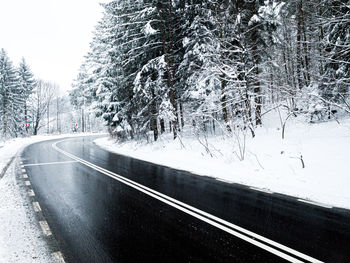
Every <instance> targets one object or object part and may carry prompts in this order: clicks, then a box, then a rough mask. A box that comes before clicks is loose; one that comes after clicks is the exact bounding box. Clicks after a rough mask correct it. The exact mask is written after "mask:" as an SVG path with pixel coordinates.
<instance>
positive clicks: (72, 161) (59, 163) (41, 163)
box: [24, 161, 77, 167]
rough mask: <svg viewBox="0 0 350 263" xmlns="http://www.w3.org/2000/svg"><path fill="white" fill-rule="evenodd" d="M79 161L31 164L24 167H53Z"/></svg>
mask: <svg viewBox="0 0 350 263" xmlns="http://www.w3.org/2000/svg"><path fill="white" fill-rule="evenodd" d="M76 162H77V161H66V162H52V163H31V164H25V165H24V166H26V167H28V166H41V165H53V164H65V163H76Z"/></svg>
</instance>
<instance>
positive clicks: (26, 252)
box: [0, 163, 52, 263]
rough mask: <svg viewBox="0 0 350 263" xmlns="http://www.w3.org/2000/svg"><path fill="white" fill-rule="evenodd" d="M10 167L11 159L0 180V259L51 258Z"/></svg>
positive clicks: (21, 260) (47, 260)
mask: <svg viewBox="0 0 350 263" xmlns="http://www.w3.org/2000/svg"><path fill="white" fill-rule="evenodd" d="M14 169H15V168H14V163H13V164H12V165H11V166H10V167H9V169H8V170H7V173H6V174H5V176H4V178H3V179H1V180H0V262H6V263H12V262H21V263H23V262H43V263H47V262H52V259H51V255H50V251H49V248H48V247H47V245H46V241H45V240H44V237H43V235H42V234H41V231H40V229H39V228H38V227H37V224H36V218H35V216H34V214H33V211H32V210H31V207H30V206H29V204H28V203H27V200H25V198H23V196H22V195H21V191H23V189H21V188H20V186H19V185H18V184H17V181H16V178H15V176H14Z"/></svg>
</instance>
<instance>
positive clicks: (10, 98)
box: [0, 49, 23, 138]
mask: <svg viewBox="0 0 350 263" xmlns="http://www.w3.org/2000/svg"><path fill="white" fill-rule="evenodd" d="M22 102H23V100H22V99H21V98H20V86H19V82H18V76H17V73H16V70H15V69H14V67H13V66H12V62H11V61H10V59H9V58H8V56H7V53H6V51H5V50H4V49H2V50H1V51H0V107H1V116H2V117H1V122H2V134H3V136H4V137H5V138H6V137H7V136H9V135H12V134H14V135H17V131H18V124H19V119H18V117H19V116H18V115H17V113H18V111H20V109H21V104H22ZM10 125H11V126H10ZM9 132H11V133H12V134H9Z"/></svg>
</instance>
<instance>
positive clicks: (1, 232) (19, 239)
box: [0, 134, 96, 263]
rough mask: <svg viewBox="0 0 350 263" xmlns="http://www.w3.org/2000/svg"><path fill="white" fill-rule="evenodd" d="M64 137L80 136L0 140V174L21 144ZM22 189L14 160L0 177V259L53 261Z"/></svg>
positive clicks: (22, 145)
mask: <svg viewBox="0 0 350 263" xmlns="http://www.w3.org/2000/svg"><path fill="white" fill-rule="evenodd" d="M83 135H84V136H85V135H91V134H83ZM94 135H96V134H94ZM68 136H69V137H71V136H82V134H73V135H55V136H33V137H28V138H17V139H13V140H9V141H6V142H1V141H0V174H1V173H2V171H3V168H4V167H6V165H7V164H8V162H9V161H10V160H11V159H12V158H13V157H14V156H15V155H16V154H17V153H18V152H19V151H20V150H21V149H22V148H23V147H25V146H27V145H29V144H32V143H35V142H39V141H44V140H52V139H60V138H65V137H68ZM23 191H24V190H23V189H22V188H21V185H20V184H18V182H17V181H16V178H15V161H14V162H13V163H12V164H11V166H10V167H9V168H8V169H7V172H6V173H5V175H4V177H3V178H2V179H1V178H0V262H4V263H5V262H6V263H12V262H21V263H23V262H39V263H40V262H43V263H44V262H45V263H47V262H54V260H53V259H52V258H51V254H50V251H49V248H48V246H47V244H46V241H45V240H44V239H43V235H42V233H41V230H40V229H39V227H38V224H37V222H36V220H37V219H36V218H35V216H34V214H33V210H32V207H31V204H29V203H28V200H26V198H25V197H24V196H23Z"/></svg>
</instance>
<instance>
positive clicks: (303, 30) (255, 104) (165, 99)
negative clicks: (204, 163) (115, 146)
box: [71, 0, 350, 140]
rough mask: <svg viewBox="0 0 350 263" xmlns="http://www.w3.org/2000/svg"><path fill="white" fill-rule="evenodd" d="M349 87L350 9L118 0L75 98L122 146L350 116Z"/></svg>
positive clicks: (338, 4) (323, 4)
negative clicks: (267, 117) (271, 121)
mask: <svg viewBox="0 0 350 263" xmlns="http://www.w3.org/2000/svg"><path fill="white" fill-rule="evenodd" d="M349 86H350V2H349V1H346V0H345V1H344V0H292V1H283V0H266V1H259V0H250V1H234V0H215V1H213V0H164V1H157V0H137V1H134V0H118V1H111V2H110V3H108V4H104V15H103V18H102V19H101V20H100V21H99V23H98V25H97V26H96V29H95V31H94V37H93V39H92V41H91V44H90V51H89V53H88V54H87V55H86V57H85V61H84V63H83V64H82V65H81V69H80V73H79V75H78V76H77V79H76V80H75V82H74V89H73V91H72V92H71V98H72V100H73V101H74V102H75V105H76V106H78V107H79V105H82V104H83V103H82V100H84V105H89V107H91V108H93V109H94V110H95V111H96V114H97V116H101V117H102V118H103V119H104V120H105V121H106V124H107V125H108V127H109V131H110V133H111V134H112V135H114V136H116V137H118V138H119V139H121V140H124V139H128V138H135V137H136V138H145V137H147V138H148V136H149V135H150V134H152V135H151V136H153V139H154V140H157V139H158V138H159V136H160V135H161V134H162V133H164V132H165V131H171V132H172V133H173V136H174V138H176V137H177V136H178V134H179V133H180V132H181V130H182V129H183V127H184V126H185V125H191V126H192V127H195V130H196V131H197V132H206V131H208V130H214V131H215V129H218V130H221V131H224V132H228V133H230V132H231V131H232V130H234V129H244V130H248V131H249V132H250V133H251V135H252V136H253V137H254V136H255V132H254V131H255V129H256V127H259V126H260V125H262V124H263V119H264V118H263V116H264V114H266V113H267V112H269V111H272V110H274V111H279V112H282V111H283V113H284V117H283V118H284V119H282V120H281V121H282V122H285V121H286V119H287V118H289V117H293V116H296V115H300V114H302V115H305V116H307V117H308V119H309V121H310V122H312V121H321V120H322V121H326V120H328V119H333V118H334V115H336V114H349V113H350V103H349ZM82 98H83V99H82Z"/></svg>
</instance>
